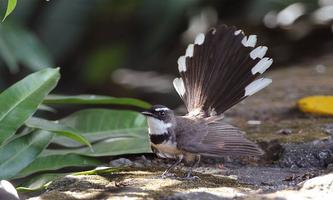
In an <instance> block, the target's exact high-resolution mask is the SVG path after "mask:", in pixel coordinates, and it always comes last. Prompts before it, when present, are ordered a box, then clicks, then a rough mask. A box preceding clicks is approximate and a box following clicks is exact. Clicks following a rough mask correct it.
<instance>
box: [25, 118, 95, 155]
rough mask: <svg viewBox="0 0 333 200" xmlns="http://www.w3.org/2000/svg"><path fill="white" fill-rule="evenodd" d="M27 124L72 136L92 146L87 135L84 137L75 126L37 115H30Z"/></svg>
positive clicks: (73, 138) (68, 136)
mask: <svg viewBox="0 0 333 200" xmlns="http://www.w3.org/2000/svg"><path fill="white" fill-rule="evenodd" d="M25 125H26V126H28V127H31V128H38V129H42V130H47V131H51V132H55V133H57V134H59V135H62V136H65V137H67V138H70V139H72V140H75V141H77V142H79V143H81V144H84V145H87V146H88V147H90V148H92V147H91V144H90V142H89V141H88V140H87V139H86V138H85V137H83V136H82V135H81V134H80V133H78V132H77V131H76V130H75V129H74V128H71V127H68V126H66V125H63V124H59V123H56V122H52V121H48V120H45V119H41V118H37V117H30V118H29V119H28V120H27V121H26V122H25ZM91 150H92V149H91Z"/></svg>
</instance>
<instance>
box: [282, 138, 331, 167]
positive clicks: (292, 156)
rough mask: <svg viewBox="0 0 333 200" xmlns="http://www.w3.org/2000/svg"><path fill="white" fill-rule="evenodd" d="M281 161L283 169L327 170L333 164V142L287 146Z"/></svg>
mask: <svg viewBox="0 0 333 200" xmlns="http://www.w3.org/2000/svg"><path fill="white" fill-rule="evenodd" d="M284 149H285V150H284V153H283V155H282V157H281V159H280V160H279V165H280V166H281V167H289V168H291V167H294V168H295V166H297V167H298V168H326V167H327V166H328V165H329V164H331V163H333V141H332V140H328V141H317V142H310V143H305V144H285V145H284Z"/></svg>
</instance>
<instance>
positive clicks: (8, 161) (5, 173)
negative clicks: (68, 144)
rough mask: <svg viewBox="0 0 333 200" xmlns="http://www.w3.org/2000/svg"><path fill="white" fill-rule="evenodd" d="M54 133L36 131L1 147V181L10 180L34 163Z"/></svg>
mask: <svg viewBox="0 0 333 200" xmlns="http://www.w3.org/2000/svg"><path fill="white" fill-rule="evenodd" d="M52 136H53V133H50V132H46V131H36V132H34V133H31V134H28V135H24V136H22V137H19V138H16V139H14V140H12V141H11V142H9V143H8V144H6V145H3V146H2V147H0V172H1V173H0V179H8V178H11V177H13V176H15V175H16V174H17V173H18V172H19V171H21V170H22V169H24V168H25V167H27V166H28V165H29V164H30V163H32V162H33V161H34V160H35V159H36V158H37V156H38V155H39V154H40V153H41V152H42V151H43V150H44V149H45V148H46V147H47V146H48V144H49V143H50V141H51V139H52Z"/></svg>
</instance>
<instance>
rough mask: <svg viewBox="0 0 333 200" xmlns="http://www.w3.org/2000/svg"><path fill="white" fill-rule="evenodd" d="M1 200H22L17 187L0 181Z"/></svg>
mask: <svg viewBox="0 0 333 200" xmlns="http://www.w3.org/2000/svg"><path fill="white" fill-rule="evenodd" d="M0 199H3V200H20V198H19V196H18V194H17V191H16V189H15V187H14V186H13V185H12V184H11V183H10V182H8V181H6V180H1V181H0Z"/></svg>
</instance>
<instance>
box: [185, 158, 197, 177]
mask: <svg viewBox="0 0 333 200" xmlns="http://www.w3.org/2000/svg"><path fill="white" fill-rule="evenodd" d="M199 163H200V155H196V156H195V161H194V162H193V163H192V165H191V166H190V168H189V170H188V171H187V174H186V177H185V179H187V180H195V179H200V178H199V177H197V176H193V175H192V172H193V168H195V167H197V166H198V165H199Z"/></svg>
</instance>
